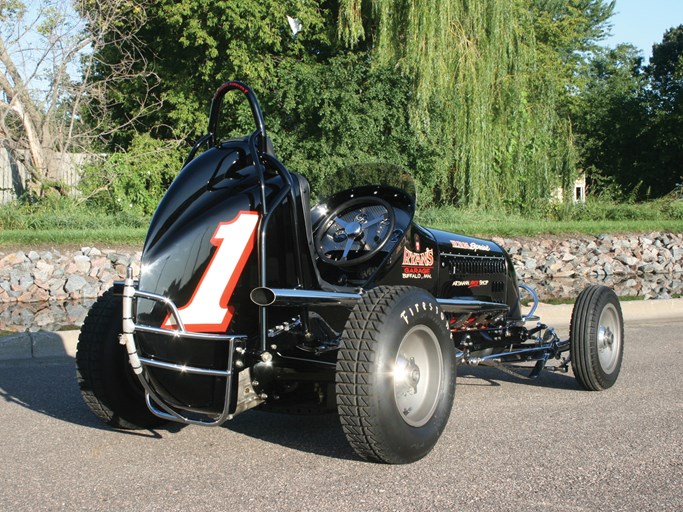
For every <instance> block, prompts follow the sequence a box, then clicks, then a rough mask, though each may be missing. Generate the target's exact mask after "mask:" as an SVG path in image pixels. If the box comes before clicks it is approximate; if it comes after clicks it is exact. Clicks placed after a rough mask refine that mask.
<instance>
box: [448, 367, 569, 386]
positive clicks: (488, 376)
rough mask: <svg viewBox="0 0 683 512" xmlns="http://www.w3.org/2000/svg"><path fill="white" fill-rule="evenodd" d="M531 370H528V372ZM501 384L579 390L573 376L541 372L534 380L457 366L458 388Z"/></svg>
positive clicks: (490, 370)
mask: <svg viewBox="0 0 683 512" xmlns="http://www.w3.org/2000/svg"><path fill="white" fill-rule="evenodd" d="M530 369H531V368H529V370H530ZM503 383H515V384H524V385H527V386H533V387H537V388H549V389H564V390H571V391H575V390H580V389H582V388H581V386H579V383H578V382H577V381H576V379H575V378H574V376H573V374H572V373H571V372H570V373H562V372H552V371H543V372H541V374H540V375H539V376H538V377H537V378H535V379H529V378H525V377H517V376H515V375H510V374H507V373H505V372H503V371H501V370H499V369H498V368H492V367H486V366H459V367H458V380H457V385H458V386H485V387H499V386H501V385H503Z"/></svg>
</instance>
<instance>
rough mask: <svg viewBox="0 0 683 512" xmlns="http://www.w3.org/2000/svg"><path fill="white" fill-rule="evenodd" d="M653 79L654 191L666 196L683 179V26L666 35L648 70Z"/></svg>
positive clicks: (656, 45) (651, 109)
mask: <svg viewBox="0 0 683 512" xmlns="http://www.w3.org/2000/svg"><path fill="white" fill-rule="evenodd" d="M645 72H646V74H647V76H648V78H649V80H650V92H651V94H650V114H651V117H652V125H651V127H650V136H651V140H652V141H653V144H652V146H651V158H650V161H651V162H652V165H651V167H650V169H648V170H649V175H650V179H649V181H651V183H652V187H653V191H654V192H655V193H658V194H664V193H667V192H669V191H670V190H672V189H673V187H674V184H675V183H680V180H681V176H683V25H679V26H678V27H676V28H671V29H669V30H667V31H666V32H665V33H664V36H663V38H662V42H661V43H658V44H655V45H654V46H653V47H652V58H651V59H650V64H649V65H648V66H647V68H646V69H645Z"/></svg>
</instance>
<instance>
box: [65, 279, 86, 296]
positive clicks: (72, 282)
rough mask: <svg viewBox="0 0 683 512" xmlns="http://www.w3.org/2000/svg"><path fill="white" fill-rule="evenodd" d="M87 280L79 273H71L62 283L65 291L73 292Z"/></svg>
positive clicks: (80, 287) (79, 288)
mask: <svg viewBox="0 0 683 512" xmlns="http://www.w3.org/2000/svg"><path fill="white" fill-rule="evenodd" d="M86 284H88V282H87V281H86V280H85V278H84V277H83V276H79V275H73V276H71V277H69V279H67V281H66V284H65V285H64V290H65V291H66V292H67V293H73V292H77V291H79V290H81V289H82V288H83V287H84V286H85V285H86Z"/></svg>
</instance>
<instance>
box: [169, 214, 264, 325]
mask: <svg viewBox="0 0 683 512" xmlns="http://www.w3.org/2000/svg"><path fill="white" fill-rule="evenodd" d="M259 219H260V215H259V213H258V212H253V211H244V210H242V211H240V212H239V213H238V214H237V216H236V217H235V218H234V219H232V220H231V221H228V222H221V223H219V224H218V226H217V227H216V231H214V234H213V236H212V237H211V244H212V245H213V246H214V247H216V250H215V251H214V253H213V256H212V257H211V261H209V264H208V265H207V266H206V269H205V270H204V274H203V275H202V277H201V279H200V280H199V283H198V284H197V287H196V288H195V290H194V292H192V297H191V298H190V300H189V301H188V303H187V304H185V305H184V306H183V307H181V308H178V313H179V315H180V320H181V321H182V322H183V325H184V326H185V330H186V331H188V332H211V333H219V332H220V333H222V332H226V331H227V330H228V326H229V325H230V321H231V320H232V317H233V312H234V310H235V308H234V306H230V305H229V304H228V302H229V301H230V298H231V297H232V294H233V292H234V291H235V287H236V286H237V282H238V281H239V278H240V277H241V276H242V271H243V270H244V266H245V265H246V263H247V260H248V259H249V256H250V255H251V252H252V250H253V249H254V243H255V238H256V228H257V226H258V223H259ZM226 242H227V243H226ZM161 327H162V328H164V329H175V321H174V320H173V317H172V315H171V314H170V313H169V315H168V316H167V317H166V319H165V320H164V322H163V323H162V324H161Z"/></svg>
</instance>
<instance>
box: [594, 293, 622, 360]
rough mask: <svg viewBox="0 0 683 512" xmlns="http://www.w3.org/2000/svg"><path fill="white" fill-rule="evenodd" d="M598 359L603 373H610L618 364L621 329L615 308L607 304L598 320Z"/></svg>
mask: <svg viewBox="0 0 683 512" xmlns="http://www.w3.org/2000/svg"><path fill="white" fill-rule="evenodd" d="M597 348H598V359H599V361H600V366H601V367H602V370H603V371H604V372H605V373H611V372H612V371H614V369H615V368H616V367H617V364H618V362H619V352H620V350H621V329H620V326H619V317H618V314H617V310H616V308H615V307H614V306H613V305H612V304H607V306H605V309H604V310H603V311H602V312H601V314H600V319H599V320H598V339H597Z"/></svg>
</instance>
